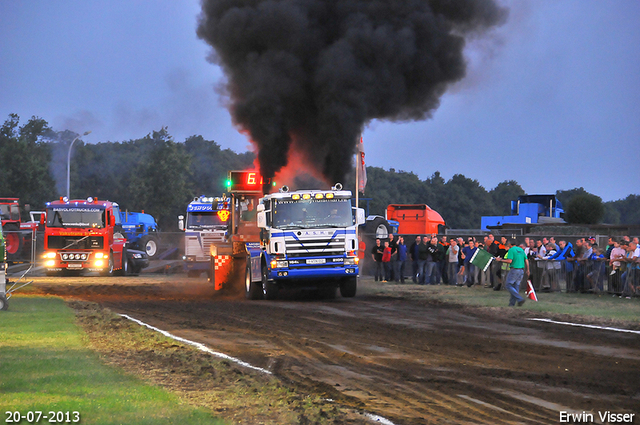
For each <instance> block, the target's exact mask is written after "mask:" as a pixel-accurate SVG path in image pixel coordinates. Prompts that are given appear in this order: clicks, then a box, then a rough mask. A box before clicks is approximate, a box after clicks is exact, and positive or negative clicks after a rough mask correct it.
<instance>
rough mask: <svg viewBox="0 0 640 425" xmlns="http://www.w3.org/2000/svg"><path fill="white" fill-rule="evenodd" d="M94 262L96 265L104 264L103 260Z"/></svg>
mask: <svg viewBox="0 0 640 425" xmlns="http://www.w3.org/2000/svg"><path fill="white" fill-rule="evenodd" d="M94 264H95V266H96V267H102V266H104V261H102V260H96V262H95V263H94Z"/></svg>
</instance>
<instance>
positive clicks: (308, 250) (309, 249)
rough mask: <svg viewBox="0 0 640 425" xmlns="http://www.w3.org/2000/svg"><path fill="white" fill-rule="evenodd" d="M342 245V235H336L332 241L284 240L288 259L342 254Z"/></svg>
mask: <svg viewBox="0 0 640 425" xmlns="http://www.w3.org/2000/svg"><path fill="white" fill-rule="evenodd" d="M344 243H345V236H344V235H338V236H336V237H335V238H333V239H330V238H314V239H300V240H297V239H294V238H287V239H286V240H285V247H286V249H287V256H288V257H313V256H326V255H331V254H334V255H335V254H340V253H343V252H344V251H345V248H344Z"/></svg>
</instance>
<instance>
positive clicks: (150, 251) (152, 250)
mask: <svg viewBox="0 0 640 425" xmlns="http://www.w3.org/2000/svg"><path fill="white" fill-rule="evenodd" d="M138 245H139V246H140V249H141V250H142V251H144V252H146V253H147V255H148V256H149V259H150V260H152V259H154V258H155V257H156V256H157V255H158V240H157V239H156V238H154V237H153V236H148V235H147V236H143V237H141V238H140V241H139V242H138Z"/></svg>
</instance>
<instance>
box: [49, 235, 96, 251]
mask: <svg viewBox="0 0 640 425" xmlns="http://www.w3.org/2000/svg"><path fill="white" fill-rule="evenodd" d="M47 246H48V247H49V249H63V248H65V247H66V248H67V249H103V248H104V237H102V236H89V237H88V238H86V239H83V237H82V236H71V237H70V236H49V237H48V238H47Z"/></svg>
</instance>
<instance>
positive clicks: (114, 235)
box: [44, 197, 128, 276]
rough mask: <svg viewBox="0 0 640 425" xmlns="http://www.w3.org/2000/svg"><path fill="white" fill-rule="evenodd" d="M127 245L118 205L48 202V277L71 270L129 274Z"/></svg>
mask: <svg viewBox="0 0 640 425" xmlns="http://www.w3.org/2000/svg"><path fill="white" fill-rule="evenodd" d="M126 242H127V240H126V238H125V237H124V235H123V232H122V224H121V221H120V207H119V206H118V204H116V203H115V202H110V201H101V200H98V199H96V198H87V199H82V200H72V201H70V200H68V199H67V198H66V197H64V198H60V200H59V201H53V202H49V203H47V221H46V226H45V239H44V249H45V253H44V259H45V263H44V266H45V269H46V271H47V274H48V275H56V274H60V273H63V272H71V271H73V272H83V271H88V272H99V273H100V274H102V275H105V276H110V275H112V274H113V273H114V271H115V272H116V273H118V274H126V272H127V268H128V261H127V255H126V248H125V244H126Z"/></svg>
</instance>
